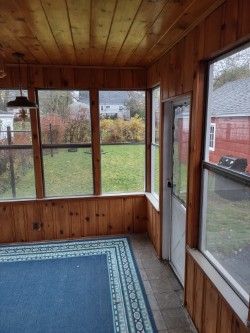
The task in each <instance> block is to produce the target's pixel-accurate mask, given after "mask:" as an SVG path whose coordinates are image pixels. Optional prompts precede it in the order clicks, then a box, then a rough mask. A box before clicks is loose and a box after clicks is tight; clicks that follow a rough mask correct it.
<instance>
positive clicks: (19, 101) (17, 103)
mask: <svg viewBox="0 0 250 333" xmlns="http://www.w3.org/2000/svg"><path fill="white" fill-rule="evenodd" d="M13 56H14V57H15V58H16V59H17V60H18V69H19V90H20V96H16V98H15V99H14V100H12V101H9V102H8V103H7V105H6V106H7V108H9V109H18V108H21V109H26V110H29V109H33V108H37V105H36V104H35V103H34V102H31V101H30V100H29V99H28V98H27V97H26V96H23V92H22V77H21V60H22V59H23V58H24V54H22V53H19V52H16V53H13Z"/></svg>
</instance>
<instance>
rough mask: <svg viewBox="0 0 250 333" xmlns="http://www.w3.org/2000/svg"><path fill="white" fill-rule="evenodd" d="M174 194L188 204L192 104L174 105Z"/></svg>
mask: <svg viewBox="0 0 250 333" xmlns="http://www.w3.org/2000/svg"><path fill="white" fill-rule="evenodd" d="M174 113H175V116H174V138H173V194H175V196H176V197H178V198H179V199H180V200H181V201H182V202H183V203H184V204H186V196H187V169H188V140H189V113H190V104H186V103H181V104H176V105H174Z"/></svg>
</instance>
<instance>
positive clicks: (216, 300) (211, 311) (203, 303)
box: [185, 253, 250, 333]
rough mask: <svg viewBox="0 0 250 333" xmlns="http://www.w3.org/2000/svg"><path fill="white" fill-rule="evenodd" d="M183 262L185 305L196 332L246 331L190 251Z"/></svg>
mask: <svg viewBox="0 0 250 333" xmlns="http://www.w3.org/2000/svg"><path fill="white" fill-rule="evenodd" d="M186 264H187V268H186V269H187V273H186V286H185V293H186V307H187V309H188V312H189V314H190V315H191V317H192V319H193V321H194V324H195V326H196V328H197V330H198V332H201V333H210V332H211V333H249V332H250V329H249V328H247V327H246V326H245V325H244V324H243V323H242V322H241V321H240V319H239V318H238V317H237V316H236V314H235V313H234V312H233V310H232V309H231V308H230V306H229V305H228V304H227V303H226V301H225V300H224V299H223V297H222V296H221V294H220V292H219V291H218V290H217V289H216V287H215V286H214V285H213V284H212V282H211V281H210V280H209V279H208V278H207V276H206V274H205V273H204V272H203V270H202V269H200V267H199V265H198V263H197V262H196V261H195V260H194V259H193V258H192V256H191V255H190V254H189V253H187V259H186Z"/></svg>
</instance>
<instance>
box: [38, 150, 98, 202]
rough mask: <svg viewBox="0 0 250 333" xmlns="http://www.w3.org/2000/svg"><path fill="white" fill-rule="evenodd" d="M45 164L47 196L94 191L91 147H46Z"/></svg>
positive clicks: (90, 192) (44, 152)
mask: <svg viewBox="0 0 250 333" xmlns="http://www.w3.org/2000/svg"><path fill="white" fill-rule="evenodd" d="M43 165H44V178H45V188H46V195H47V196H72V195H81V194H92V193H93V178H92V154H91V149H90V148H67V149H64V148H52V149H45V148H44V149H43Z"/></svg>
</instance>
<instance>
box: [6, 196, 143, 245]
mask: <svg viewBox="0 0 250 333" xmlns="http://www.w3.org/2000/svg"><path fill="white" fill-rule="evenodd" d="M146 205H147V203H146V198H145V196H144V194H142V195H124V196H120V195H119V196H100V197H97V196H96V197H89V198H68V199H65V198H64V199H43V200H29V201H13V202H1V203H0V243H12V242H31V241H42V240H52V239H67V238H80V237H88V236H99V235H115V234H128V233H139V232H146V231H147V208H146Z"/></svg>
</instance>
